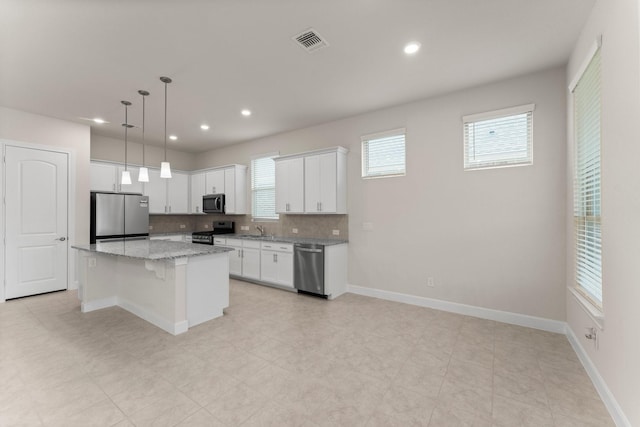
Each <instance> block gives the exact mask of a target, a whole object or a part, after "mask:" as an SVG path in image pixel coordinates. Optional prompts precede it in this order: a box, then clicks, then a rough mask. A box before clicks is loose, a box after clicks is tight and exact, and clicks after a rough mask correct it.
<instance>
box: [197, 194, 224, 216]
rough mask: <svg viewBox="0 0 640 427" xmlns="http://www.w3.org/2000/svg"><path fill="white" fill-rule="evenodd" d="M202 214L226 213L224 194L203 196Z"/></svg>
mask: <svg viewBox="0 0 640 427" xmlns="http://www.w3.org/2000/svg"><path fill="white" fill-rule="evenodd" d="M202 212H204V213H224V194H207V195H204V196H202Z"/></svg>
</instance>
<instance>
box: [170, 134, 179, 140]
mask: <svg viewBox="0 0 640 427" xmlns="http://www.w3.org/2000/svg"><path fill="white" fill-rule="evenodd" d="M169 139H170V140H172V141H175V140H177V139H178V137H177V136H175V135H169Z"/></svg>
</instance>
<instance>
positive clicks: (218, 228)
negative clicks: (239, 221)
mask: <svg viewBox="0 0 640 427" xmlns="http://www.w3.org/2000/svg"><path fill="white" fill-rule="evenodd" d="M235 232H236V225H235V222H233V221H215V222H214V223H213V229H212V230H208V231H194V232H193V233H191V241H192V242H193V243H201V244H204V245H213V237H214V236H216V235H219V234H233V233H235Z"/></svg>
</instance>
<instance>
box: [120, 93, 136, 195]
mask: <svg viewBox="0 0 640 427" xmlns="http://www.w3.org/2000/svg"><path fill="white" fill-rule="evenodd" d="M120 102H121V103H122V105H124V123H123V124H122V127H124V170H123V171H122V177H121V178H120V184H121V185H131V174H130V173H129V171H128V170H127V151H128V150H127V148H128V147H127V133H128V131H129V128H130V127H133V126H132V125H130V124H129V120H128V119H129V117H128V112H129V106H130V105H131V103H130V102H129V101H120Z"/></svg>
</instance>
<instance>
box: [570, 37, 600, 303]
mask: <svg viewBox="0 0 640 427" xmlns="http://www.w3.org/2000/svg"><path fill="white" fill-rule="evenodd" d="M600 108H601V102H600V50H599V49H597V50H596V51H595V53H594V55H593V57H592V59H591V61H590V62H589V64H588V65H587V67H586V68H585V70H584V72H583V74H582V76H581V77H580V78H579V80H578V81H577V84H576V85H575V87H574V88H573V113H574V126H575V129H574V136H575V168H574V193H573V201H574V229H575V242H576V265H575V274H576V285H577V287H578V289H579V290H581V291H583V293H586V296H587V297H589V298H590V299H591V300H592V301H593V302H595V303H596V305H598V306H601V305H602V252H601V234H600Z"/></svg>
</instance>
